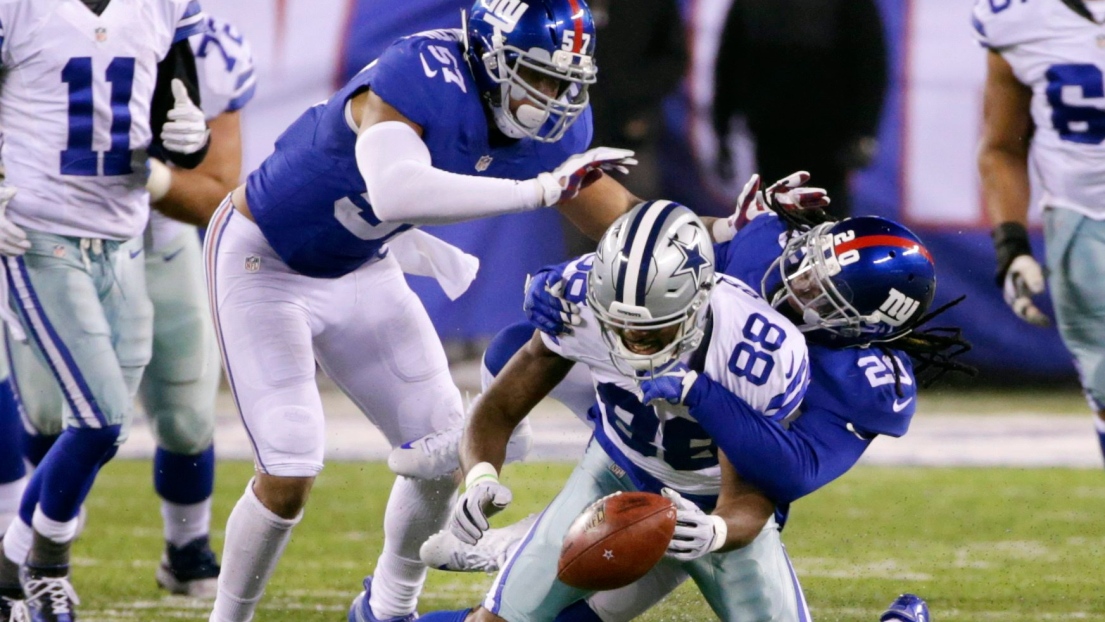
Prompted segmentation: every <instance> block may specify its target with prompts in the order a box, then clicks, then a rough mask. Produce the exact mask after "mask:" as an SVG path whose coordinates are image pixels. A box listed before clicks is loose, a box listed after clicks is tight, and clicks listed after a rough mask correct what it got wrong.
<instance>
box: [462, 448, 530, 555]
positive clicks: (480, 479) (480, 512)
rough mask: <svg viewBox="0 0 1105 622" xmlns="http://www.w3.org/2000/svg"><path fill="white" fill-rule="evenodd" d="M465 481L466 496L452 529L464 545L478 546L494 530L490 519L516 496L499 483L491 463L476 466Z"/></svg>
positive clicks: (464, 495)
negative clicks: (488, 520)
mask: <svg viewBox="0 0 1105 622" xmlns="http://www.w3.org/2000/svg"><path fill="white" fill-rule="evenodd" d="M464 481H465V485H464V494H463V495H461V496H460V499H459V500H457V505H456V507H455V508H453V516H452V518H451V519H450V520H449V530H450V531H452V532H453V535H454V536H456V537H457V539H458V540H460V541H461V542H463V543H465V544H475V543H477V542H479V540H480V538H482V537H483V532H485V531H487V530H488V529H490V528H491V524H490V523H488V522H487V519H488V518H490V517H492V516H494V515H496V514H498V513H499V512H501V511H503V509H504V508H506V506H508V505H510V502H511V501H513V500H514V495H513V494H511V492H510V489H509V488H507V487H506V486H503V485H502V484H500V483H499V475H498V473H496V472H495V467H493V466H491V464H489V463H487V462H481V463H479V464H477V465H476V466H474V467H472V469H471V470H470V471H468V475H467V476H465V478H464Z"/></svg>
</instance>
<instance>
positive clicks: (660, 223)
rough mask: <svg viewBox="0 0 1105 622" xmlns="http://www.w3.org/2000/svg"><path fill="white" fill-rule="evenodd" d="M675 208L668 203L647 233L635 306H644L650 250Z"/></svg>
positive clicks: (650, 259)
mask: <svg viewBox="0 0 1105 622" xmlns="http://www.w3.org/2000/svg"><path fill="white" fill-rule="evenodd" d="M650 207H651V206H650ZM677 207H679V204H678V203H672V202H670V201H669V202H668V204H667V205H666V206H665V207H664V209H663V211H661V212H660V215H659V216H657V217H656V220H654V221H653V222H652V230H651V231H649V232H648V240H647V241H646V242H645V247H644V252H643V253H642V254H641V268H640V270H638V272H637V296H636V300H635V302H634V303H633V304H635V305H638V306H644V304H645V292H646V290H647V289H648V266H649V264H651V263H652V248H653V246H654V245H655V244H656V238H658V237H660V231H661V230H662V229H663V228H664V222H665V221H666V220H667V219H668V216H669V215H671V213H672V212H674V211H675V209H676V208H677ZM642 211H644V210H642Z"/></svg>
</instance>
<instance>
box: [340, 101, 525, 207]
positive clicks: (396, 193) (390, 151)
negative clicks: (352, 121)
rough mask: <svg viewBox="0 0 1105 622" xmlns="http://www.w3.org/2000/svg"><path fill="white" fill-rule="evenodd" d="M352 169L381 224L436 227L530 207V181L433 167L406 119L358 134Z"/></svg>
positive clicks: (426, 150)
mask: <svg viewBox="0 0 1105 622" xmlns="http://www.w3.org/2000/svg"><path fill="white" fill-rule="evenodd" d="M356 149H357V168H358V169H360V171H361V176H362V177H364V182H365V186H366V187H367V188H368V201H369V203H371V204H372V211H373V212H374V213H375V214H376V217H377V218H379V219H380V220H382V221H384V222H402V223H409V224H412V225H436V224H447V223H452V222H460V221H462V220H471V219H474V218H482V217H484V216H494V215H497V214H509V213H512V212H522V211H526V210H531V209H535V208H537V207H540V206H541V205H542V192H541V187H540V185H539V184H538V183H537V181H536V180H535V179H528V180H525V181H515V180H513V179H500V178H496V177H476V176H474V175H460V174H457V173H450V172H447V171H443V170H441V169H437V168H434V166H433V163H432V161H431V158H430V150H429V149H428V148H427V147H426V143H424V142H422V139H421V138H419V136H418V134H416V133H415V132H414V130H413V129H411V127H410V126H409V125H407V124H405V123H400V122H398V121H385V122H383V123H377V124H376V125H373V126H372V127H370V128H368V129H367V130H365V131H364V132H363V133H362V134H361V135H360V136H359V137H358V138H357V148H356Z"/></svg>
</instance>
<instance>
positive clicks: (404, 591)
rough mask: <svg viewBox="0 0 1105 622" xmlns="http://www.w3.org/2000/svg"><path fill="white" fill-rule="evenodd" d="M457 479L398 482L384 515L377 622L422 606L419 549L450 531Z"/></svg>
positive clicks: (374, 601)
mask: <svg viewBox="0 0 1105 622" xmlns="http://www.w3.org/2000/svg"><path fill="white" fill-rule="evenodd" d="M455 493H456V484H455V483H454V482H453V480H452V479H449V478H445V479H438V480H416V479H411V478H407V477H397V478H395V485H393V486H392V487H391V496H389V497H388V505H387V510H385V512H384V551H383V553H381V554H380V559H379V560H377V562H376V570H375V571H374V573H373V578H372V595H371V597H370V598H369V601H368V604H369V606H370V607H372V613H373V615H375V616H376V617H377V618H395V617H400V616H405V615H407V614H409V613H411V612H412V611H414V610H415V608H416V607H417V606H418V595H419V593H420V592H421V591H422V584H423V583H424V582H425V581H426V566H425V565H423V564H422V561H421V560H420V559H419V557H418V549H419V548H420V547H421V546H422V543H423V542H425V541H426V539H427V538H429V537H430V536H432V535H433V534H435V533H437V532H438V531H441V530H442V529H443V528H444V527H445V519H446V518H448V516H449V511H450V510H452V508H453V501H454V499H455V496H456V494H455Z"/></svg>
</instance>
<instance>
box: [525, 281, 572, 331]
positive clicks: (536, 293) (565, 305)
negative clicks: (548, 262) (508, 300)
mask: <svg viewBox="0 0 1105 622" xmlns="http://www.w3.org/2000/svg"><path fill="white" fill-rule="evenodd" d="M562 277H563V273H562V272H561V270H560V268H559V267H552V268H544V269H542V270H541V271H539V272H538V273H537V274H534V275H532V276H530V277H529V278H528V279H526V301H525V302H524V303H522V310H523V311H525V313H526V318H528V319H529V321H530V323H531V324H533V325H534V326H535V327H537V330H540V331H541V332H543V333H546V334H548V335H551V336H553V337H555V336H557V335H560V334H562V333H568V334H571V332H572V328H571V327H572V326H578V325H579V322H580V319H579V306H577V305H575V304H574V303H571V302H569V301H568V299H567V298H564V287H565V283H564V279H563V278H562Z"/></svg>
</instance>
